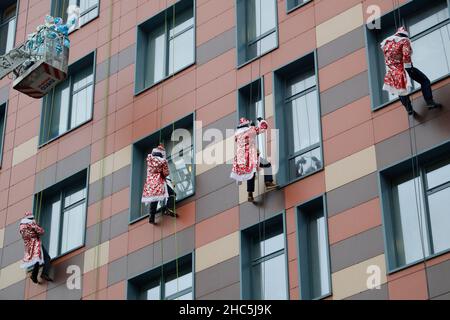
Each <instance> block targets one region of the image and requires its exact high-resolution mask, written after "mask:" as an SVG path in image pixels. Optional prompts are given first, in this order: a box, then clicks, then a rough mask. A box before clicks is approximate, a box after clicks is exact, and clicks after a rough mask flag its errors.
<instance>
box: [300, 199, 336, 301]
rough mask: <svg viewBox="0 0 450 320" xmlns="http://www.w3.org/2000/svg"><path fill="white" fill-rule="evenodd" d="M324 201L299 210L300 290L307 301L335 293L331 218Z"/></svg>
mask: <svg viewBox="0 0 450 320" xmlns="http://www.w3.org/2000/svg"><path fill="white" fill-rule="evenodd" d="M324 208H325V206H324V198H323V197H320V198H317V199H315V200H313V201H311V202H308V203H306V204H304V205H302V206H300V207H299V208H298V219H297V221H298V236H299V246H298V247H299V263H300V290H301V298H302V299H303V300H313V299H320V298H324V297H325V296H328V295H330V294H331V273H330V261H329V245H328V228H327V216H326V214H325V210H324Z"/></svg>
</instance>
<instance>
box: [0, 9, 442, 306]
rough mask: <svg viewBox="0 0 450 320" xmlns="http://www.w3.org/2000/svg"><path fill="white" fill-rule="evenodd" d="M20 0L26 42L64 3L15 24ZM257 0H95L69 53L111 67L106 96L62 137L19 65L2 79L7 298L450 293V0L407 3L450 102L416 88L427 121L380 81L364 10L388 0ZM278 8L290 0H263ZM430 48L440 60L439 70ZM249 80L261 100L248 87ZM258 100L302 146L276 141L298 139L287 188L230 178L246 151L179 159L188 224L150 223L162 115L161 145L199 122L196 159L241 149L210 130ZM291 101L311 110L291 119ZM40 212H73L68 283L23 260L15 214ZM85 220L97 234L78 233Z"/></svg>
mask: <svg viewBox="0 0 450 320" xmlns="http://www.w3.org/2000/svg"><path fill="white" fill-rule="evenodd" d="M6 2H7V3H8V5H7V6H6V7H5V6H3V5H0V10H1V12H0V13H1V17H3V16H7V17H8V19H9V20H8V24H7V25H8V28H9V29H10V28H11V26H13V27H15V28H16V29H17V30H16V33H15V37H13V38H14V39H15V43H16V45H18V44H20V43H21V42H23V40H24V39H25V32H26V31H25V30H31V29H34V28H35V27H36V26H37V25H38V24H40V23H41V22H42V21H43V20H44V16H45V14H47V13H50V12H54V11H55V10H57V9H56V7H55V6H54V5H52V1H51V0H42V1H17V10H16V11H15V12H16V13H15V18H14V10H12V9H11V8H14V7H11V6H14V3H13V2H14V1H6ZM6 2H5V3H6ZM247 2H248V3H247V5H245V6H244V5H243V4H244V1H236V0H201V1H200V0H196V1H195V0H179V1H176V2H175V6H177V5H178V8H176V9H175V10H173V7H170V5H172V4H173V3H174V1H169V3H170V4H169V7H168V9H167V11H165V9H166V7H165V1H154V0H142V1H128V0H127V1H112V0H99V1H90V2H89V3H90V6H88V7H86V8H84V9H83V10H84V11H83V12H84V17H85V18H84V20H83V25H82V27H81V28H80V29H79V30H76V31H75V32H72V33H71V34H70V39H71V50H70V64H72V65H73V66H76V65H77V64H76V63H77V62H80V61H84V60H83V59H85V58H86V57H90V58H92V59H91V60H90V61H91V62H90V63H93V64H94V72H93V76H92V77H91V78H90V80H92V82H93V84H92V89H93V90H91V89H89V90H90V91H89V92H88V95H86V97H85V98H86V103H88V104H89V106H87V105H86V106H84V107H85V108H86V110H87V111H86V114H85V115H84V116H83V119H82V120H83V121H79V123H77V124H76V125H74V126H71V129H70V130H63V131H61V135H59V136H58V135H57V134H56V135H52V136H51V138H50V139H46V137H45V136H44V137H43V136H42V132H47V131H49V128H41V126H42V125H43V124H41V123H43V121H42V119H41V113H42V110H46V106H47V104H44V103H43V101H42V100H33V99H30V98H28V97H26V96H25V95H23V94H19V92H17V91H14V90H12V89H10V87H11V85H10V84H11V80H9V79H8V78H5V79H3V80H1V81H0V146H1V148H2V150H0V155H1V157H2V159H1V161H0V164H1V168H0V268H1V270H0V298H1V299H12V298H15V299H58V298H59V299H137V298H169V299H172V298H173V299H190V298H195V299H241V298H254V297H275V298H280V299H293V300H295V299H410V298H412V299H414V298H417V299H445V298H446V297H448V296H449V294H450V282H449V279H450V277H449V274H450V265H449V261H450V254H449V248H450V239H449V237H448V232H446V231H445V230H448V224H449V223H450V219H449V216H448V212H446V210H445V208H448V204H447V203H446V201H448V199H449V197H448V196H446V193H447V192H448V190H449V189H448V185H449V181H450V175H449V169H448V168H449V165H448V163H449V159H450V151H449V150H450V148H449V145H448V143H449V141H450V126H449V125H448V123H449V122H450V98H449V97H450V78H449V77H448V75H449V70H448V65H449V61H450V57H449V56H448V52H450V50H449V47H448V44H449V43H450V38H447V37H449V33H450V30H449V24H448V23H449V1H447V0H442V1H424V0H414V1H409V2H408V1H400V2H401V3H403V5H404V7H403V8H402V13H403V14H404V15H405V17H404V18H405V21H406V23H407V24H409V27H410V28H411V29H413V32H414V34H415V38H414V41H413V42H414V46H415V50H416V51H417V53H418V55H417V57H418V62H417V63H418V65H420V67H421V68H422V69H423V71H424V72H425V73H426V72H427V70H429V69H430V68H431V67H432V69H430V72H432V73H433V74H432V77H433V81H432V86H433V90H434V93H435V99H436V100H437V101H439V102H441V103H442V104H443V108H441V109H439V110H433V111H428V110H427V108H426V106H425V103H424V101H423V99H422V96H421V93H420V92H415V93H414V94H413V96H412V98H413V99H412V100H413V105H414V108H415V110H416V111H417V113H418V114H419V116H418V117H416V119H415V120H414V121H413V122H412V123H409V122H408V117H407V114H406V112H405V110H404V108H403V106H401V104H400V102H399V101H396V100H395V99H394V100H392V97H386V96H383V95H382V94H381V93H380V92H379V91H377V90H379V83H378V82H377V81H380V80H379V79H380V75H382V72H384V70H380V63H379V56H380V55H379V54H380V52H378V51H379V49H378V40H379V38H380V37H382V36H383V35H384V33H383V32H382V31H379V30H372V29H369V28H367V26H366V20H367V17H368V16H369V15H368V14H367V13H366V9H367V7H368V6H369V5H372V4H373V5H379V6H380V8H381V11H382V15H383V17H382V19H381V21H382V22H383V23H382V25H384V24H386V26H388V27H389V28H390V30H391V29H392V25H393V24H394V15H393V14H392V13H391V12H392V10H393V9H394V8H393V6H392V4H391V1H382V0H371V1H362V0H348V1H335V0H320V1H319V0H310V1H290V0H278V1H274V0H249V1H247ZM433 3H435V4H433ZM274 4H275V6H276V10H266V9H265V8H268V7H273V6H274ZM240 7H242V8H243V9H242V10H237V9H238V8H240ZM59 9H61V8H59ZM59 9H58V10H59ZM173 12H175V19H173ZM166 13H167V14H166ZM26 16H28V17H32V19H25V17H26ZM177 16H178V17H179V20H176V18H177ZM173 20H175V22H174V21H173ZM237 20H238V21H237ZM11 21H12V22H14V21H22V22H23V21H28V24H29V25H27V26H25V25H23V23H22V24H21V23H18V24H17V25H16V24H14V23H12V22H11ZM9 22H11V23H9ZM2 23H3V22H2V21H0V25H1V26H2V28H3V26H4V24H2ZM5 25H6V24H5ZM157 27H158V28H159V29H158V28H157ZM9 29H8V33H7V36H8V38H7V39H8V41H9V43H8V45H9V46H10V43H11V41H12V40H11V39H13V38H12V36H11V30H9ZM152 30H153V31H152ZM155 30H156V31H155ZM2 32H3V31H2ZM3 36H4V35H3V34H0V39H3V38H2V37H3ZM5 39H6V38H5ZM137 39H144V40H145V41H138V40H137ZM2 43H3V42H2ZM2 43H0V45H2ZM157 44H158V45H157ZM3 45H7V44H3ZM427 50H428V51H427ZM171 51H172V52H171ZM427 52H428V53H427ZM184 54H185V55H184ZM427 54H433V56H432V58H431V59H433V61H436V63H437V62H439V63H440V64H441V65H440V67H438V66H436V65H433V66H431V67H430V66H428V65H427V58H426V57H427ZM424 57H425V58H424ZM92 61H93V62H92ZM136 61H137V62H138V63H139V64H138V65H137V64H136ZM152 61H156V62H158V65H157V68H159V69H156V68H155V66H154V65H152ZM428 64H429V61H428ZM80 70H81V69H80ZM90 72H91V71H90ZM300 75H301V77H300ZM296 77H297V78H296ZM308 77H310V78H308ZM311 77H312V78H311ZM283 79H284V80H285V81H283ZM305 79H306V80H305ZM308 79H310V80H311V79H315V80H314V86H312V87H311V86H307V84H308V83H307V81H308ZM291 80H292V81H291ZM289 81H290V82H289ZM136 82H139V83H136ZM288 82H289V83H288ZM252 84H253V86H255V87H252ZM249 85H250V88H249V87H248V86H249ZM288 85H291V86H292V88H288V87H287V86H288ZM302 85H303V86H304V87H303V89H302V87H301V86H302ZM245 88H247V89H248V90H247V89H245ZM311 88H312V89H311ZM288 89H289V90H288ZM305 89H306V91H305ZM308 89H309V91H308ZM243 90H247V91H246V92H247V93H248V94H254V95H257V99H256V97H248V99H246V100H245V99H240V98H239V92H241V94H242V92H244V91H243ZM295 90H297V91H295ZM287 91H290V93H294V94H295V95H294V96H292V97H291V96H290V95H288V94H287ZM292 91H293V92H292ZM311 92H313V94H312V93H311ZM90 94H92V95H91V96H89V95H90ZM258 95H259V96H258ZM308 95H311V97H313V98H311V99H309V100H308ZM91 97H92V98H91ZM244 100H245V101H244ZM255 101H257V104H256V107H257V109H258V110H257V112H258V113H260V114H263V115H264V116H265V118H266V119H267V120H268V122H269V125H270V126H272V127H274V126H279V127H278V128H277V129H279V130H280V136H283V137H286V141H289V143H290V144H292V146H291V145H289V146H288V145H285V146H284V144H282V143H280V144H279V146H282V145H283V146H284V147H283V148H285V149H286V148H287V149H286V150H284V151H285V152H284V153H283V154H282V156H281V157H280V158H282V160H283V161H282V163H280V172H281V174H279V175H276V176H275V178H276V179H277V180H278V182H279V183H280V185H281V187H280V189H279V190H276V191H274V192H271V193H268V194H266V195H261V192H260V190H261V188H258V182H257V192H255V197H256V200H257V201H261V202H260V205H259V206H255V205H253V204H250V203H248V202H247V194H246V190H245V186H244V187H242V186H241V187H239V186H237V185H236V184H235V183H234V182H233V181H232V180H231V179H230V178H229V172H230V170H231V166H230V159H232V155H231V156H230V155H229V154H228V155H227V156H226V157H225V158H226V159H225V160H226V163H225V164H211V163H205V162H203V163H197V164H196V165H194V166H190V165H186V164H182V165H181V166H180V164H179V163H177V161H175V160H173V159H172V163H171V168H172V169H173V170H174V169H175V168H176V169H177V170H178V171H177V174H178V177H177V179H179V181H180V182H179V184H178V185H177V188H181V189H180V190H179V192H181V193H183V192H182V188H183V187H185V188H189V190H188V191H186V190H185V191H186V192H185V193H183V194H184V196H183V198H182V199H179V200H180V201H178V202H177V211H178V214H179V216H180V217H179V219H177V221H176V223H175V221H173V220H172V218H170V217H164V218H163V220H162V222H161V223H160V224H158V225H157V226H152V225H150V224H149V223H148V220H147V219H146V218H145V217H146V214H147V211H146V208H142V207H141V205H140V203H139V202H140V192H141V190H142V186H141V184H142V183H141V182H142V181H143V177H142V176H139V175H142V174H143V171H144V170H143V165H144V164H143V163H142V161H143V159H144V156H145V155H144V153H145V152H147V151H148V150H149V149H150V148H151V147H152V146H151V144H152V143H156V142H157V141H158V139H160V138H159V137H158V135H159V132H160V129H161V128H163V129H164V134H165V136H164V139H166V134H167V132H166V131H170V128H173V127H175V126H179V127H180V128H184V129H186V130H187V131H188V132H191V133H193V136H194V137H193V139H192V140H191V141H189V143H186V145H185V147H186V148H184V149H183V152H184V153H185V154H189V156H190V157H191V158H194V159H198V158H199V155H202V152H203V154H205V153H208V154H211V151H212V150H215V152H218V153H225V147H222V144H220V143H219V142H218V141H216V140H212V139H209V138H210V137H207V135H208V129H216V130H215V132H216V133H217V132H220V133H222V136H223V137H224V139H225V141H226V142H227V144H229V145H230V144H231V145H232V144H233V140H232V138H231V139H230V137H232V133H233V130H234V129H235V128H236V122H237V120H238V118H239V116H240V115H242V114H243V112H244V111H245V109H244V108H246V107H247V106H246V102H247V103H249V104H251V103H253V102H255ZM308 103H310V104H311V105H310V106H308ZM54 104H55V103H53V105H54ZM56 104H57V103H56ZM305 104H306V106H307V108H303V109H302V106H304V105H305ZM56 107H57V106H56ZM91 108H92V112H91ZM286 108H289V109H286ZM304 109H307V110H311V111H314V112H312V115H309V118H308V115H306V117H307V118H306V119H310V121H313V122H314V125H312V123H309V124H308V122H307V121H306V120H305V114H304V113H303V111H305V110H304ZM72 110H73V107H72ZM243 110H244V111H243ZM302 110H303V111H302ZM249 112H250V111H249ZM289 112H290V113H291V116H289V117H288V118H292V120H295V121H290V120H289V119H285V118H286V115H287V114H288V113H289ZM250 113H251V112H250ZM72 116H73V115H72ZM296 117H298V119H295V118H296ZM185 119H188V120H189V121H186V120H185ZM318 119H319V120H320V121H319V124H317V120H318ZM60 120H61V119H60ZM292 123H294V124H297V125H300V124H302V128H300V127H295V126H294V127H292ZM289 124H291V127H289ZM410 124H411V125H412V126H413V127H414V128H413V129H411V131H410V130H409V126H410ZM307 128H310V129H307ZM311 128H313V129H311ZM410 132H411V134H410ZM202 133H204V136H205V137H203V136H202ZM308 134H309V135H311V134H312V135H314V138H311V136H309V138H307V136H308ZM414 134H415V137H416V138H415V139H413V140H411V137H414ZM411 141H413V142H415V143H412V145H413V151H411V148H410V145H411ZM266 143H267V147H266V149H265V150H264V152H265V153H266V154H267V155H269V156H270V155H271V154H270V147H271V146H272V145H274V146H276V145H277V136H276V135H267V136H266ZM147 144H148V145H147ZM291 147H292V148H291ZM169 148H172V146H169ZM222 148H223V149H222ZM283 148H282V149H283ZM308 148H309V149H308ZM314 148H319V149H317V150H319V151H318V152H317V155H316V158H317V159H318V160H320V165H317V166H316V167H315V169H314V170H312V171H307V172H306V173H305V172H303V171H302V172H303V173H301V174H299V172H298V170H297V171H296V169H295V166H294V165H295V163H293V164H291V163H290V161H289V159H295V157H297V156H299V157H300V156H303V155H304V154H307V153H308V152H309V153H311V152H310V151H311V150H315V149H314ZM288 149H289V150H288ZM291 149H292V150H291ZM310 149H311V150H310ZM221 151H224V152H221ZM416 154H418V155H419V156H418V157H417V162H414V163H416V165H415V166H413V168H415V169H416V170H412V165H411V164H412V163H413V162H412V161H411V157H412V155H416ZM200 158H201V156H200ZM300 160H301V159H300ZM287 162H289V163H287ZM300 163H301V161H300ZM288 165H289V167H288ZM180 168H181V169H180ZM292 169H294V170H292ZM297 169H298V168H297ZM80 173H83V174H85V175H87V176H86V179H85V180H86V188H84V189H83V190H84V191H83V193H82V195H80V194H77V193H73V194H69V195H67V194H64V195H63V196H62V200H61V201H62V202H58V201H56V202H55V203H60V206H62V208H53V209H52V210H53V211H52V210H44V209H42V208H46V205H47V206H48V205H49V203H44V204H41V202H42V199H44V202H45V199H46V197H42V194H49V193H50V191H52V190H54V189H55V188H58V186H60V185H62V184H64V188H66V187H69V186H66V183H67V181H69V182H70V181H72V180H73V179H74V177H77V176H79V174H80ZM83 181H84V180H83ZM261 186H262V184H261ZM61 190H63V189H61ZM61 190H59V191H61ZM69 190H70V188H69ZM52 194H53V193H52ZM55 194H56V193H55ZM414 195H416V197H415V196H414ZM47 198H48V197H47ZM415 199H417V200H418V201H417V206H416V201H415ZM78 201H82V203H83V204H82V206H77V204H78V203H79V202H78ZM61 203H64V205H61ZM33 207H34V211H35V213H36V215H39V214H41V215H45V214H50V213H49V212H50V211H51V212H54V213H55V217H52V218H51V219H50V218H49V217H46V218H47V219H48V220H45V219H44V218H43V221H50V220H51V221H52V223H53V221H54V220H55V219H56V220H55V221H56V222H55V225H54V226H52V227H49V230H52V229H53V227H54V228H55V229H58V228H57V226H56V223H57V222H58V223H59V224H60V225H61V226H62V227H61V228H60V230H62V231H60V232H59V233H56V234H50V235H49V237H50V238H51V239H50V238H49V240H47V241H54V243H59V242H60V243H63V244H64V243H68V245H67V247H68V248H67V251H69V252H67V253H64V252H65V251H66V250H62V249H64V248H60V250H57V251H58V254H63V255H62V256H58V257H56V259H55V260H54V261H53V265H54V270H53V274H52V275H53V277H54V280H55V281H54V282H53V283H49V284H46V283H44V284H42V285H39V286H36V285H33V284H32V283H31V281H30V279H29V276H28V275H27V274H25V272H23V271H22V270H21V269H20V268H19V265H20V259H21V254H22V252H21V250H22V244H21V241H22V240H21V239H20V236H19V235H18V233H17V230H18V224H19V221H20V219H21V218H22V216H23V214H24V213H25V211H26V210H30V209H32V208H33ZM74 208H75V209H76V210H75V209H74ZM80 208H81V209H80ZM418 217H419V218H418ZM58 219H60V221H59V220H58ZM80 219H81V220H80ZM71 221H72V222H73V223H71ZM75 226H85V229H83V230H71V228H75ZM445 226H447V228H445ZM299 230H302V231H303V232H302V235H300V234H299ZM71 234H76V235H77V237H78V238H79V240H80V241H79V242H77V243H72V242H73V241H74V240H73V239H65V238H64V235H69V237H70V235H71ZM52 236H53V238H52ZM58 237H62V238H58ZM58 241H59V242H58ZM69 249H70V250H69ZM68 268H75V269H76V272H77V273H76V275H77V277H78V278H79V279H78V280H79V283H80V287H79V288H75V289H73V290H70V289H69V288H68V287H67V285H66V280H67V278H68V276H69V274H67V270H68ZM70 270H74V269H70ZM176 270H177V271H176ZM250 270H253V271H252V272H249V271H250ZM313 270H320V274H319V273H316V272H314V271H313ZM270 272H273V274H276V279H277V281H273V280H274V278H273V277H271V276H270V274H268V273H270ZM370 276H377V277H375V278H370V279H371V280H373V281H372V282H371V281H368V279H369V277H370ZM376 280H378V282H377V281H376ZM370 283H373V284H374V285H376V284H377V283H378V284H379V289H370V288H369V287H370V286H369V287H368V284H370ZM271 290H279V291H277V292H274V291H271Z"/></svg>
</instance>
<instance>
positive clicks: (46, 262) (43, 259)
mask: <svg viewBox="0 0 450 320" xmlns="http://www.w3.org/2000/svg"><path fill="white" fill-rule="evenodd" d="M19 232H20V235H21V236H22V239H23V242H24V246H25V252H24V257H23V263H22V265H21V268H23V269H28V268H31V267H33V271H32V272H31V280H32V281H33V282H34V283H38V279H37V277H38V273H39V267H40V266H42V265H43V266H44V267H43V269H42V273H41V278H42V279H44V280H46V281H53V280H52V279H51V278H50V276H49V271H50V260H51V259H50V256H49V255H48V253H47V250H46V249H45V248H44V247H43V246H42V241H41V236H42V235H43V234H44V232H45V231H44V229H43V228H42V227H41V226H39V225H38V224H37V222H36V221H35V220H34V216H33V214H32V213H31V212H26V213H25V218H23V219H22V220H21V221H20V226H19Z"/></svg>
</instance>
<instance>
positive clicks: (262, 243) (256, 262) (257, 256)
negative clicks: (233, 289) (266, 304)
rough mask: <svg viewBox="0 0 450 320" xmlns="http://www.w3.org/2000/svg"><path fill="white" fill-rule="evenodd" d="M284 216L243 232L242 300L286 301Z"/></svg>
mask: <svg viewBox="0 0 450 320" xmlns="http://www.w3.org/2000/svg"><path fill="white" fill-rule="evenodd" d="M285 244H286V243H285V234H284V224H283V216H282V215H279V216H277V217H275V218H272V219H270V220H268V221H266V222H261V223H259V224H257V225H256V226H253V227H251V228H249V229H247V230H245V231H243V232H242V241H241V246H242V249H241V252H242V286H243V290H242V293H243V297H242V298H243V299H252V300H286V299H288V289H287V288H288V286H287V281H288V280H287V265H286V245H285Z"/></svg>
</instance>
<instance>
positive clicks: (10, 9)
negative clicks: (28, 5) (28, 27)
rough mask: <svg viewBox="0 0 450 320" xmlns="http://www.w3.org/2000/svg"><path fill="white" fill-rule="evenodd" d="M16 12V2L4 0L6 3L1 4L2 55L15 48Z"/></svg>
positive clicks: (0, 39) (0, 50)
mask: <svg viewBox="0 0 450 320" xmlns="http://www.w3.org/2000/svg"><path fill="white" fill-rule="evenodd" d="M2 2H3V1H2ZM16 12H17V2H16V1H9V0H4V3H3V4H0V55H3V54H5V53H7V52H9V51H10V50H11V49H13V48H14V40H15V35H16Z"/></svg>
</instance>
